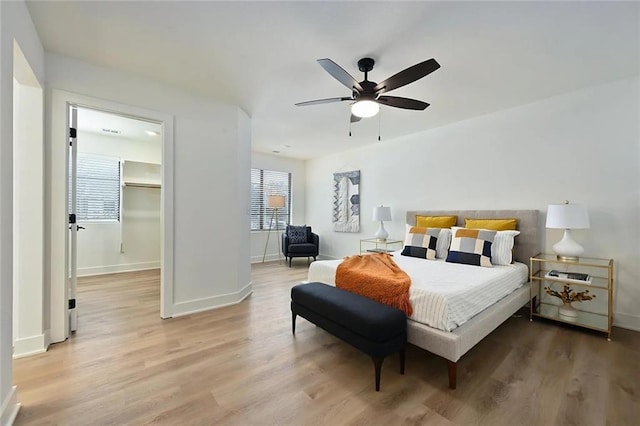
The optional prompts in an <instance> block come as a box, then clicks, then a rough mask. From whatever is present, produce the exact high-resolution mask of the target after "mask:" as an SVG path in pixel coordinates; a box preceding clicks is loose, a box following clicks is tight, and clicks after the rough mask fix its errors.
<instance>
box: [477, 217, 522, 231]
mask: <svg viewBox="0 0 640 426" xmlns="http://www.w3.org/2000/svg"><path fill="white" fill-rule="evenodd" d="M517 226H518V219H469V218H468V217H465V218H464V227H465V228H473V229H490V230H492V231H515V230H516V227H517Z"/></svg>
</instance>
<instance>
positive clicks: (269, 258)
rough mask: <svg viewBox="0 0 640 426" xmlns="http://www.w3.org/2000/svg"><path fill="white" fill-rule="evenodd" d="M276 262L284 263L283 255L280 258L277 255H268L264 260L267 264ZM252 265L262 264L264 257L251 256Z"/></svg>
mask: <svg viewBox="0 0 640 426" xmlns="http://www.w3.org/2000/svg"><path fill="white" fill-rule="evenodd" d="M275 260H282V261H284V256H283V255H280V256H278V255H277V254H267V255H266V256H265V258H264V261H265V262H273V261H275ZM251 263H262V255H259V256H251Z"/></svg>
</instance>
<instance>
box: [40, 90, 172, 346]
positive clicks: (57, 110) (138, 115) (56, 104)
mask: <svg viewBox="0 0 640 426" xmlns="http://www.w3.org/2000/svg"><path fill="white" fill-rule="evenodd" d="M51 104H52V106H51V111H52V112H51V135H52V136H51V144H50V146H51V152H50V154H49V156H48V158H49V163H48V167H49V168H50V173H49V175H50V176H51V179H50V180H49V185H50V187H49V188H48V191H49V193H50V194H51V196H50V200H51V201H50V206H51V210H50V214H49V218H48V220H49V221H48V226H49V227H50V232H49V235H50V239H49V245H48V250H49V251H48V254H49V258H50V264H49V265H48V273H49V276H50V282H51V298H50V310H51V316H50V317H51V341H52V342H61V341H63V340H65V339H66V338H67V337H68V336H69V334H70V329H71V327H70V318H71V316H70V312H72V311H71V310H70V309H69V308H70V307H71V308H72V309H73V301H74V297H75V294H74V293H73V291H74V290H75V289H74V288H72V283H71V280H70V279H69V275H70V274H69V272H70V269H69V265H70V259H71V256H70V255H69V253H70V249H71V238H70V235H69V234H70V232H69V219H70V218H69V211H68V210H69V203H68V196H69V183H68V181H69V179H68V176H69V160H70V156H69V142H70V141H71V140H72V139H73V138H71V136H73V135H72V134H71V133H70V130H69V129H70V127H71V116H70V114H69V111H70V108H71V107H75V108H77V109H78V110H79V111H80V116H79V121H78V129H82V126H83V124H82V123H81V121H82V114H83V112H82V111H85V112H86V113H90V114H91V113H101V114H106V115H108V116H110V117H111V118H114V117H119V118H120V119H130V120H134V121H142V122H143V123H147V124H149V123H151V124H155V125H157V126H159V129H160V130H159V133H160V135H146V134H145V136H147V137H152V136H153V137H158V138H160V140H161V141H160V145H161V148H160V152H161V155H160V159H159V160H160V161H158V162H157V163H156V166H155V167H156V172H158V170H157V169H159V174H160V183H159V184H158V185H159V186H160V188H146V189H150V190H153V191H156V193H155V194H156V195H155V197H156V198H157V197H158V195H159V198H160V213H159V216H160V217H159V223H160V233H159V240H160V249H159V250H160V257H159V261H160V268H161V271H162V273H161V277H160V287H161V288H160V316H161V317H162V318H168V317H171V316H172V307H173V304H174V298H173V117H172V116H170V115H167V114H163V113H159V112H157V111H152V110H146V109H142V108H138V107H133V106H130V105H125V104H118V103H114V102H110V101H105V100H102V99H97V98H92V97H88V96H83V95H78V94H74V93H70V92H65V91H61V90H57V89H53V90H52V100H51ZM111 127H114V126H111ZM104 128H105V129H106V130H117V129H113V128H110V127H109V126H106V127H104ZM148 130H149V131H150V132H151V131H154V130H153V129H148ZM100 132H103V131H102V127H101V128H100ZM103 133H106V132H103ZM82 134H83V133H82V131H81V130H78V131H77V132H76V136H78V135H80V136H81V137H82ZM114 135H115V136H118V134H117V133H114ZM104 136H107V135H106V134H105V135H104ZM85 138H86V136H85ZM76 146H77V147H81V146H82V140H79V142H77V144H76ZM103 148H105V147H104V146H101V147H100V149H103ZM138 154H139V155H142V154H140V153H138ZM138 154H136V155H138ZM130 158H132V159H131V160H130V161H131V162H134V160H133V159H135V158H137V159H139V160H141V159H143V157H142V156H140V157H136V156H131V157H130ZM144 158H147V157H144ZM156 158H157V157H156ZM147 161H148V160H147ZM126 162H127V161H126V159H125V160H123V161H122V165H121V167H125V166H126ZM140 162H141V163H145V162H146V161H140ZM159 164H162V167H161V168H160V166H159ZM121 176H123V177H125V176H126V172H125V170H121ZM121 183H123V182H121ZM127 192H130V191H129V190H128V189H122V194H123V196H122V199H121V202H126V201H127V199H128V198H133V199H134V200H137V199H138V198H139V197H135V196H134V197H128V194H127ZM147 195H148V194H147ZM151 197H152V198H153V195H152V196H151ZM120 207H121V209H122V206H120ZM121 214H123V216H122V217H121V220H122V229H121V232H126V224H127V218H126V216H125V214H126V207H125V208H124V210H121ZM78 225H80V226H84V225H82V224H78ZM84 227H85V228H86V226H84ZM103 230H104V229H103ZM85 231H87V229H83V230H81V231H80V234H79V237H78V238H79V239H80V240H81V243H82V239H83V238H84V237H83V235H82V232H85ZM105 232H106V231H105ZM85 235H86V234H85ZM110 235H112V236H113V233H111V234H110ZM119 238H120V243H122V246H120V243H118V244H117V245H116V249H117V252H118V253H119V254H118V253H116V254H115V255H118V256H120V257H121V258H125V259H126V256H122V255H123V253H122V251H124V252H125V253H124V254H131V250H133V246H132V245H131V244H132V243H131V241H129V244H127V236H126V235H119ZM78 260H79V261H80V262H82V261H83V260H82V259H80V258H79V259H78ZM85 260H86V259H85ZM125 262H127V260H125ZM145 262H146V261H140V262H137V263H138V265H135V267H141V265H140V264H145ZM149 262H153V261H149ZM156 262H157V261H156ZM129 263H136V262H129ZM119 264H120V263H118V264H116V265H119ZM150 265H151V264H150V263H146V267H147V268H148V267H150ZM78 266H80V267H81V268H80V272H81V274H82V273H107V272H117V270H113V269H109V268H106V269H105V268H104V267H105V266H111V267H113V266H114V265H113V264H112V265H106V264H103V265H99V266H100V267H102V268H103V269H101V270H99V269H91V268H97V267H96V266H95V265H94V266H86V267H87V268H88V269H85V270H84V271H83V270H82V263H79V264H78ZM118 267H121V266H116V269H117V268H118ZM130 267H131V266H130ZM79 330H81V327H80V328H79Z"/></svg>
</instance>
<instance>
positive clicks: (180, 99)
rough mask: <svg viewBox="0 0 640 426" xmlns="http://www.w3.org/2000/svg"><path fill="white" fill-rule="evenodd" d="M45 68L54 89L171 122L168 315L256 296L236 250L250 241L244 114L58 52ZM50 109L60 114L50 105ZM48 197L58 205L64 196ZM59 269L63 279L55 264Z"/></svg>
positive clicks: (54, 138) (57, 138)
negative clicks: (157, 114) (171, 261)
mask: <svg viewBox="0 0 640 426" xmlns="http://www.w3.org/2000/svg"><path fill="white" fill-rule="evenodd" d="M46 63H47V81H48V85H49V87H50V88H56V89H60V90H64V91H65V92H72V93H78V94H81V95H84V96H90V97H93V98H99V99H105V100H109V101H111V102H117V103H121V104H126V105H131V106H137V107H140V108H145V109H148V110H155V111H160V112H162V113H165V114H170V115H172V116H173V117H174V121H173V123H174V134H173V137H174V155H173V162H172V163H171V164H169V162H168V161H167V160H166V159H165V158H163V160H162V163H163V167H164V168H165V169H167V167H172V168H173V170H174V178H173V189H174V197H173V200H174V209H173V219H172V220H173V224H174V235H173V259H174V265H173V276H172V278H173V280H172V281H173V300H171V301H169V304H170V307H169V308H168V309H167V310H168V311H169V312H166V314H167V315H168V316H176V315H182V314H185V313H189V312H194V311H199V310H204V309H211V308H214V307H218V306H222V305H225V304H230V303H237V302H239V301H240V300H242V299H243V298H244V297H246V296H247V295H248V294H249V293H250V291H251V286H250V282H249V278H248V276H247V274H246V268H247V265H249V254H248V252H244V253H242V254H241V252H240V250H239V249H238V245H239V244H241V243H239V241H241V240H245V239H246V241H247V243H246V244H247V245H248V238H249V230H248V226H246V225H245V222H246V220H247V208H248V203H247V202H246V200H243V197H238V190H239V188H240V187H241V186H244V185H245V184H244V183H242V184H241V182H245V180H246V177H245V175H248V172H249V168H250V164H249V161H250V159H249V152H250V139H249V137H250V136H248V135H250V130H247V129H244V127H249V121H248V118H247V117H246V114H244V113H243V112H242V111H240V110H239V109H238V108H237V107H235V106H232V105H224V104H220V103H216V102H214V101H212V100H210V99H206V98H201V97H198V96H196V95H192V94H188V93H186V92H183V91H180V90H176V89H172V88H170V87H167V86H166V85H164V84H161V83H156V82H153V81H150V80H146V79H143V78H140V77H137V76H134V75H131V74H128V73H124V72H119V71H115V70H110V69H106V68H102V67H97V66H92V65H89V64H87V63H84V62H81V61H77V60H73V59H70V58H66V57H63V56H60V55H55V54H47V55H46ZM47 112H48V114H52V115H54V116H59V114H60V113H61V111H58V110H55V111H54V110H52V107H51V106H50V105H49V106H48V111H47ZM239 114H240V115H241V116H243V118H241V119H239ZM47 136H48V137H49V141H50V144H52V146H53V148H52V149H54V150H61V149H63V146H64V144H65V141H64V134H61V135H59V134H48V135H47ZM243 151H246V152H247V153H246V154H244V152H243ZM50 157H51V155H50ZM56 161H58V160H56ZM54 178H56V179H58V178H60V176H55V177H54V176H51V179H54ZM62 178H63V177H62ZM62 191H63V190H62ZM245 191H247V192H248V191H249V185H248V182H246V188H245ZM51 197H52V202H53V199H54V198H56V199H59V198H60V197H64V194H59V193H52V195H51ZM221 205H223V206H224V208H220V206H221ZM53 214H58V215H59V214H60V212H58V211H57V210H56V212H54V213H53ZM56 226H57V225H56ZM54 244H59V242H56V241H54ZM52 250H54V247H53V246H52ZM54 272H55V274H56V276H59V275H60V271H58V270H56V271H54V270H53V265H52V273H54Z"/></svg>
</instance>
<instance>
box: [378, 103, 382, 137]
mask: <svg viewBox="0 0 640 426" xmlns="http://www.w3.org/2000/svg"><path fill="white" fill-rule="evenodd" d="M381 115H382V111H380V112H379V113H378V142H380V120H381V119H380V116H381Z"/></svg>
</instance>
